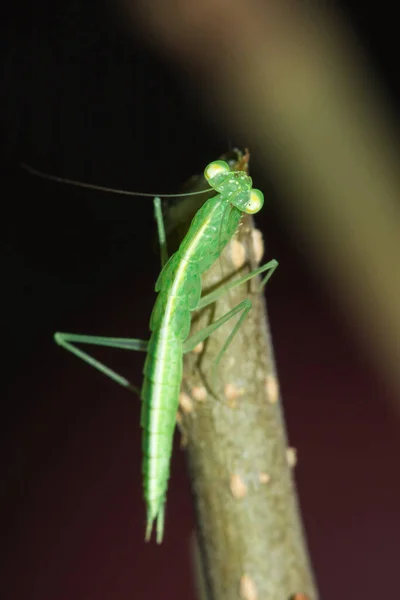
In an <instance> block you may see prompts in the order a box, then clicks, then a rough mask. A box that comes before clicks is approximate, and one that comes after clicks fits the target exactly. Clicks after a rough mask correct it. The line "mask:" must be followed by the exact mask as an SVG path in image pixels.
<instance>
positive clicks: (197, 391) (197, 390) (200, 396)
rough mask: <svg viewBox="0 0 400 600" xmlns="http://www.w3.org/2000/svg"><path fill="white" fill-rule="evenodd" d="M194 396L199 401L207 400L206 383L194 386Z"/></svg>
mask: <svg viewBox="0 0 400 600" xmlns="http://www.w3.org/2000/svg"><path fill="white" fill-rule="evenodd" d="M192 396H193V398H194V399H195V400H197V402H204V401H205V400H207V390H206V388H205V387H204V385H198V386H195V387H194V388H192Z"/></svg>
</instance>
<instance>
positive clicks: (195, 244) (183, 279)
mask: <svg viewBox="0 0 400 600" xmlns="http://www.w3.org/2000/svg"><path fill="white" fill-rule="evenodd" d="M30 170H31V172H32V171H33V170H32V169H30ZM36 173H37V172H36ZM37 174H38V173H37ZM204 176H205V178H206V180H207V182H208V183H209V185H210V186H211V188H213V189H214V190H215V191H216V192H217V195H216V196H214V197H212V198H210V199H209V200H207V201H206V202H205V203H204V205H203V206H202V207H201V208H200V210H199V211H198V212H197V213H196V215H195V217H194V219H193V221H192V223H191V226H190V228H189V231H188V232H187V234H186V236H185V237H184V239H183V241H182V242H181V244H180V246H179V249H178V250H177V252H175V254H173V255H172V256H171V257H170V259H169V260H168V259H167V249H166V243H165V229H164V221H163V216H162V210H161V200H160V198H158V197H156V198H154V212H155V219H156V222H157V228H158V237H159V242H160V248H161V262H162V270H161V273H160V275H159V277H158V279H157V282H156V285H155V291H156V292H157V293H158V296H157V299H156V302H155V305H154V308H153V311H152V314H151V318H150V330H151V336H150V340H149V341H144V340H138V339H125V338H105V337H98V336H84V335H75V334H69V333H60V332H57V333H56V334H55V336H54V337H55V341H56V342H57V344H59V345H60V346H62V347H63V348H65V349H66V350H68V351H70V352H72V353H73V354H75V355H76V356H78V357H79V358H81V359H83V360H84V361H85V362H87V363H88V364H90V365H92V366H93V367H95V368H96V369H98V370H99V371H101V372H102V373H104V374H105V375H107V376H108V377H110V378H111V379H113V380H114V381H116V382H117V383H119V384H120V385H122V386H124V387H126V388H128V389H131V390H134V391H136V392H138V393H139V394H140V397H141V400H142V410H141V427H142V429H143V438H142V440H143V441H142V450H143V476H144V482H143V483H144V498H145V502H146V507H147V527H146V541H148V540H149V539H150V537H151V532H152V529H153V524H154V521H157V526H156V531H157V542H158V543H161V541H162V539H163V533H164V510H165V502H166V493H167V486H168V480H169V474H170V460H171V454H172V444H173V436H174V431H175V426H176V413H177V410H178V403H179V392H180V386H181V382H182V368H183V354H184V353H186V352H190V351H191V350H193V349H194V348H195V347H196V346H197V345H198V344H199V343H200V342H202V341H203V340H205V339H206V338H207V337H208V336H210V335H211V334H212V333H213V331H215V330H216V329H217V328H218V327H220V326H221V325H223V324H224V323H226V322H227V321H228V320H229V319H231V318H232V317H234V316H235V315H237V314H238V313H241V314H240V317H239V319H238V321H237V323H236V325H235V326H234V328H233V330H232V331H231V333H230V334H229V336H228V338H227V340H226V342H225V343H224V345H223V347H222V349H221V350H220V352H219V354H218V356H217V358H216V365H217V364H218V363H219V361H220V359H221V357H222V355H223V353H224V352H225V350H226V349H227V348H228V346H229V344H230V343H231V342H232V339H233V337H234V336H235V334H236V333H237V331H238V330H239V328H240V326H241V324H242V322H243V321H244V319H245V318H246V316H247V314H248V313H249V311H250V309H251V306H252V304H251V301H250V300H248V299H246V300H243V301H242V302H240V303H239V304H238V305H237V306H235V307H234V308H233V309H232V310H230V311H229V312H227V313H226V314H225V315H223V316H222V317H220V318H219V319H218V320H217V321H215V322H214V323H211V324H210V325H209V326H208V327H206V328H204V329H203V330H201V331H198V332H197V333H195V334H194V335H192V336H191V337H189V333H190V325H191V313H192V311H195V310H200V309H202V308H204V307H206V306H208V305H210V304H212V303H213V302H215V301H216V300H217V299H218V298H219V297H220V296H221V295H222V294H224V293H225V292H227V291H228V290H229V289H232V288H233V287H236V286H238V285H241V284H243V283H245V282H246V281H248V280H249V279H251V278H252V277H254V276H256V275H259V274H261V273H263V272H266V275H265V277H264V279H263V280H262V282H261V287H263V286H264V285H265V284H266V283H267V281H268V279H269V278H270V276H271V275H272V273H273V271H274V270H275V269H276V267H277V266H278V263H277V261H276V260H271V261H269V262H268V263H266V264H264V265H263V266H261V267H259V268H258V269H256V270H254V271H252V272H251V273H248V274H247V275H245V276H244V277H242V278H240V279H238V280H235V281H234V282H231V283H228V284H226V285H224V286H223V287H222V288H219V289H217V290H216V291H214V292H212V293H210V294H208V295H206V296H203V297H201V275H202V274H203V273H204V272H205V271H206V270H207V269H208V268H209V267H210V266H211V265H212V264H213V263H214V262H215V261H216V260H217V259H218V257H219V256H220V254H221V252H222V250H223V248H224V247H225V246H226V244H227V243H228V241H229V240H230V239H231V238H232V237H233V235H234V233H235V232H236V230H237V227H238V225H239V222H240V219H241V216H242V214H243V213H247V214H255V213H257V212H258V211H259V210H261V208H262V206H263V203H264V197H263V194H262V192H261V191H260V190H256V189H253V188H252V180H251V178H250V177H249V176H248V175H247V174H246V173H245V172H243V171H231V170H230V168H229V165H228V164H227V163H226V162H224V161H214V162H212V163H210V164H209V165H208V166H207V167H206V169H205V171H204ZM59 180H60V179H59ZM87 186H88V187H97V186H89V185H88V184H87ZM74 344H93V345H98V346H109V347H112V348H121V349H127V350H137V351H143V352H147V357H146V361H145V365H144V368H143V385H142V389H141V391H140V392H139V390H137V389H136V388H134V386H132V385H131V384H130V383H129V381H128V380H127V379H125V378H124V377H122V376H121V375H119V374H118V373H116V372H115V371H113V370H111V369H109V368H108V367H107V366H105V365H103V364H102V363H100V362H99V361H97V360H96V359H94V358H93V357H91V356H90V355H88V354H86V353H85V352H83V351H82V350H80V349H79V348H77V347H76V346H75V345H74Z"/></svg>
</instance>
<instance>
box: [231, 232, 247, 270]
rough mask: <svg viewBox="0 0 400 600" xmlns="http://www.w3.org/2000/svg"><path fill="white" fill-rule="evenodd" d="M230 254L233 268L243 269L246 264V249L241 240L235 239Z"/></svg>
mask: <svg viewBox="0 0 400 600" xmlns="http://www.w3.org/2000/svg"><path fill="white" fill-rule="evenodd" d="M230 254H231V260H232V263H233V266H234V267H236V268H237V269H240V267H243V265H244V263H245V262H246V249H245V247H244V246H243V244H241V243H240V242H239V240H237V239H235V238H233V240H232V241H231V243H230Z"/></svg>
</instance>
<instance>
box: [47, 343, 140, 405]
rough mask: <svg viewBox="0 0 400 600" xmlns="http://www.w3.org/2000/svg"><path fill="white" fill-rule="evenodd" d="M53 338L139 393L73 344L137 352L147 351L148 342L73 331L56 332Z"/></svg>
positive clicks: (134, 388)
mask: <svg viewBox="0 0 400 600" xmlns="http://www.w3.org/2000/svg"><path fill="white" fill-rule="evenodd" d="M54 340H55V342H56V343H57V344H58V345H59V346H62V348H65V350H68V352H72V354H75V356H77V357H78V358H80V359H82V360H84V361H85V362H86V363H87V364H88V365H91V366H92V367H94V368H95V369H97V370H98V371H100V373H104V375H107V377H110V379H112V380H113V381H115V382H116V383H119V384H120V385H122V386H123V387H125V388H128V389H130V390H131V391H133V392H135V393H137V394H139V395H140V390H139V389H138V388H136V387H135V386H134V385H132V384H131V383H130V382H129V381H128V380H127V379H125V377H123V376H122V375H119V374H118V373H116V372H115V371H113V370H112V369H110V368H109V367H107V366H106V365H103V363H101V362H99V361H98V360H96V359H95V358H93V357H92V356H90V354H87V353H86V352H83V350H80V349H79V348H77V347H76V346H74V344H92V345H93V346H108V347H110V348H120V349H122V350H137V351H139V352H147V346H148V342H146V341H144V340H136V339H128V338H107V337H100V336H95V335H76V334H74V333H61V332H59V331H58V332H57V333H55V334H54Z"/></svg>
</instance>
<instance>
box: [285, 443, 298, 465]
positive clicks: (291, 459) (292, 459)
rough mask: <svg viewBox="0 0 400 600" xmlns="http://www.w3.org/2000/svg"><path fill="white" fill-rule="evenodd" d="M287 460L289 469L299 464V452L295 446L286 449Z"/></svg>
mask: <svg viewBox="0 0 400 600" xmlns="http://www.w3.org/2000/svg"><path fill="white" fill-rule="evenodd" d="M286 460H287V464H288V465H289V467H292V468H293V467H295V466H296V464H297V450H296V448H293V446H289V448H287V449H286Z"/></svg>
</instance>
